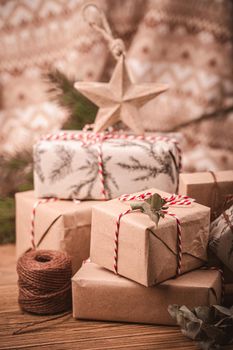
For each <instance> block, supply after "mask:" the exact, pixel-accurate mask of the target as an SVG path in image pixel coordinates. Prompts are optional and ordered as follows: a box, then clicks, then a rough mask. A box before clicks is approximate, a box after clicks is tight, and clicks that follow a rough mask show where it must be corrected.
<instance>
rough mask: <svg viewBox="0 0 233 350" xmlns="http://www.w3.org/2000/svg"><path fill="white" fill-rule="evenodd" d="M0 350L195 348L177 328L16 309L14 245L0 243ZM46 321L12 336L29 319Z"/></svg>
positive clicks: (30, 320)
mask: <svg viewBox="0 0 233 350" xmlns="http://www.w3.org/2000/svg"><path fill="white" fill-rule="evenodd" d="M0 256H1V262H0V276H1V278H0V280H1V281H0V350H3V349H4V350H5V349H14V350H17V349H33V350H39V349H42V350H45V349H46V350H50V349H51V350H55V349H56V350H66V349H67V350H68V349H69V350H72V349H75V350H76V349H78V350H123V349H126V350H131V349H136V350H152V349H153V350H154V349H157V350H166V349H169V350H170V348H173V349H179V350H182V349H184V350H188V349H190V350H197V349H198V347H197V346H196V344H195V343H194V342H192V341H190V340H189V339H187V338H186V337H184V336H183V335H182V334H181V333H180V330H179V329H178V328H177V327H164V326H153V325H141V324H140V325H139V324H123V323H114V322H93V321H77V320H74V319H73V318H72V315H71V314H69V315H66V316H65V317H63V318H60V319H57V320H50V321H49V319H50V318H51V317H46V316H36V315H31V314H28V313H25V312H22V311H21V310H20V309H19V306H18V303H17V297H18V290H17V275H16V273H15V263H16V258H15V247H14V246H12V245H7V246H0ZM41 320H47V322H45V323H42V324H38V325H37V324H35V325H34V326H33V327H30V329H29V328H28V329H27V330H28V331H29V332H28V333H25V334H16V335H13V332H14V331H16V330H18V329H19V328H21V327H23V326H26V325H28V324H29V323H30V322H38V321H41Z"/></svg>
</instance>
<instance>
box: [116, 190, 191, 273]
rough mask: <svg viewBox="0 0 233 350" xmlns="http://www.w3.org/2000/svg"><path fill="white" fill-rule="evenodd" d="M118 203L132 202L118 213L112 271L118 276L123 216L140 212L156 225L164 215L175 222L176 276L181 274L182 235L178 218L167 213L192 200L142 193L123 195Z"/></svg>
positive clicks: (189, 204) (184, 205)
mask: <svg viewBox="0 0 233 350" xmlns="http://www.w3.org/2000/svg"><path fill="white" fill-rule="evenodd" d="M119 200H120V201H130V202H132V204H131V208H130V209H127V210H125V211H124V212H122V213H120V214H119V215H118V217H117V220H116V229H115V240H114V243H115V246H114V271H115V273H116V274H118V246H119V231H120V222H121V219H122V217H123V216H125V215H127V214H129V213H133V212H142V213H145V214H147V215H148V216H149V217H150V218H151V219H152V220H153V221H154V222H155V223H156V224H157V225H158V222H159V219H160V218H161V217H162V218H164V217H165V216H166V215H168V216H171V217H173V218H174V219H175V220H176V227H177V271H176V274H177V275H180V274H181V265H182V235H181V222H180V219H179V217H178V216H177V215H176V214H175V213H171V212H169V211H168V209H169V207H176V206H177V207H181V206H182V207H188V206H191V205H192V203H193V202H194V199H192V198H189V197H188V196H184V195H176V194H172V195H171V196H169V197H161V196H160V195H159V194H157V193H154V194H153V193H152V192H144V193H141V194H138V195H129V194H124V195H122V196H121V197H119Z"/></svg>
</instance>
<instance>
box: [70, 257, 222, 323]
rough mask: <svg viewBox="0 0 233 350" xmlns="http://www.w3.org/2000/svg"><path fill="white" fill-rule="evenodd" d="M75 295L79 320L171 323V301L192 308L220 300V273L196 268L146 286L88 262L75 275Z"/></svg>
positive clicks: (74, 305) (74, 311)
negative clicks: (169, 310)
mask: <svg viewBox="0 0 233 350" xmlns="http://www.w3.org/2000/svg"><path fill="white" fill-rule="evenodd" d="M72 295H73V316H74V317H75V318H78V319H91V320H102V321H120V322H137V323H151V324H163V325H172V324H174V323H175V321H174V320H173V319H172V318H171V316H170V315H169V313H168V310H167V309H168V305H169V304H178V305H186V306H187V307H190V308H193V307H196V306H201V305H206V306H209V305H213V304H219V303H220V301H221V275H220V273H219V272H218V271H213V270H212V271H210V270H196V271H192V272H189V273H187V274H184V275H182V276H180V277H178V278H176V279H171V280H168V281H166V282H163V283H161V284H159V285H158V286H154V287H149V288H145V287H143V286H142V285H140V284H138V283H135V282H133V281H130V280H128V279H126V278H124V277H121V276H117V275H115V274H114V273H112V272H110V271H107V270H105V269H103V268H101V267H99V266H98V265H95V264H93V263H85V264H84V265H83V266H82V268H81V269H80V270H79V271H78V272H77V274H76V275H75V276H74V277H73V278H72Z"/></svg>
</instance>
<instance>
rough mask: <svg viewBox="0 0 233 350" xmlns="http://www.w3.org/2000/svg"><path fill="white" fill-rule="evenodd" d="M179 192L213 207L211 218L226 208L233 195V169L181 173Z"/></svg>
mask: <svg viewBox="0 0 233 350" xmlns="http://www.w3.org/2000/svg"><path fill="white" fill-rule="evenodd" d="M179 193H180V194H182V195H187V196H189V197H191V198H194V199H195V200H196V201H197V202H198V203H200V204H203V205H206V206H207V207H210V208H211V219H212V220H213V219H215V218H216V217H217V216H218V215H220V214H221V213H222V211H223V210H224V209H225V205H226V204H227V202H228V199H229V198H230V196H231V195H233V171H232V170H226V171H218V172H216V173H214V172H203V173H193V174H180V181H179Z"/></svg>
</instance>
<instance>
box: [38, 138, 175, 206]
mask: <svg viewBox="0 0 233 350" xmlns="http://www.w3.org/2000/svg"><path fill="white" fill-rule="evenodd" d="M180 161H181V159H180V150H179V147H178V146H177V143H176V141H175V140H174V139H173V138H169V137H167V136H164V137H163V136H152V135H151V136H145V137H144V138H142V137H137V136H134V135H128V136H127V135H121V134H112V135H110V134H94V133H89V132H75V133H72V132H64V133H60V134H57V135H48V136H47V137H45V138H44V139H43V140H41V141H40V142H38V143H37V144H36V145H35V146H34V185H35V192H36V195H37V197H57V198H62V199H68V198H77V199H98V200H99V199H104V198H105V199H110V198H115V197H118V196H119V195H121V194H123V193H125V192H127V193H128V192H130V193H132V192H135V191H140V190H144V189H145V188H149V187H156V188H159V189H161V190H163V191H167V192H171V193H173V192H176V191H177V190H178V177H179V168H180Z"/></svg>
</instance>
